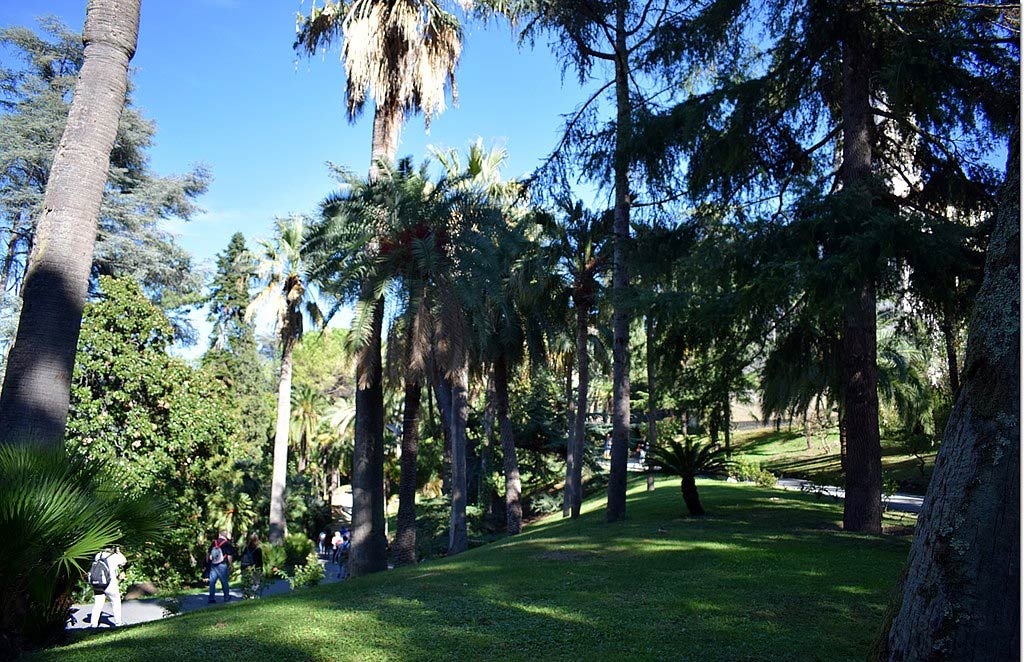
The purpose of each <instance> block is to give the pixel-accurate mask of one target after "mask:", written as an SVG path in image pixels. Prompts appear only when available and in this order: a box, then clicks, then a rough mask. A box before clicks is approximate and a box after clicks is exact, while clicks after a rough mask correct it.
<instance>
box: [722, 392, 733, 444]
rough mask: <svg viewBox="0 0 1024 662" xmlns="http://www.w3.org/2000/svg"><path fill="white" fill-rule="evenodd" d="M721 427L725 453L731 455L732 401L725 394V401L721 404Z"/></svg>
mask: <svg viewBox="0 0 1024 662" xmlns="http://www.w3.org/2000/svg"><path fill="white" fill-rule="evenodd" d="M722 407H724V409H722V428H723V433H724V435H725V454H726V455H732V447H731V446H730V443H731V442H732V430H731V429H730V428H732V403H731V402H730V401H729V396H728V395H726V396H725V402H724V403H723V404H722Z"/></svg>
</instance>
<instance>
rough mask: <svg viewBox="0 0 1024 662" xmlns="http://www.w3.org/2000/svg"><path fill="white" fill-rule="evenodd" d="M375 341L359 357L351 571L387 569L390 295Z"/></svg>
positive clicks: (379, 313) (377, 312)
mask: <svg viewBox="0 0 1024 662" xmlns="http://www.w3.org/2000/svg"><path fill="white" fill-rule="evenodd" d="M372 315H373V322H372V329H371V332H370V340H369V342H368V343H367V345H366V347H364V348H363V349H362V350H360V352H359V356H358V358H357V360H356V417H355V448H354V449H353V452H352V546H351V549H350V551H349V571H350V572H351V573H352V575H353V576H356V577H358V576H360V575H365V574H369V573H372V572H378V571H380V570H385V569H387V539H386V537H385V534H384V389H383V374H382V367H381V360H380V338H381V329H382V326H383V322H384V300H383V299H378V300H377V302H376V303H375V304H374V308H373V313H372Z"/></svg>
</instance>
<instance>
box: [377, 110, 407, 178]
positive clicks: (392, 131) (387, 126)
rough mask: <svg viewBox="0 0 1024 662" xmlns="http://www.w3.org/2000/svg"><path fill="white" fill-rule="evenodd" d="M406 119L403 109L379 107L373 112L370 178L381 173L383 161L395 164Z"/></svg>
mask: <svg viewBox="0 0 1024 662" xmlns="http://www.w3.org/2000/svg"><path fill="white" fill-rule="evenodd" d="M404 121H405V117H404V114H403V113H402V109H401V108H400V107H399V108H392V107H388V106H385V107H380V108H377V110H376V112H374V114H373V141H372V145H371V147H370V180H371V181H372V180H375V179H377V178H378V177H380V175H381V171H382V169H381V162H382V161H383V162H386V163H387V164H389V165H393V164H394V162H395V156H396V155H397V154H398V138H399V136H400V135H401V133H402V123H403V122H404Z"/></svg>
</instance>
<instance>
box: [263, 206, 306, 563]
mask: <svg viewBox="0 0 1024 662" xmlns="http://www.w3.org/2000/svg"><path fill="white" fill-rule="evenodd" d="M305 232H306V224H305V219H304V218H302V217H301V216H292V217H290V218H284V219H278V220H277V222H276V227H275V232H274V237H273V238H272V239H270V240H263V241H260V242H259V243H258V249H257V253H256V258H257V261H258V262H257V267H256V270H257V273H258V274H259V278H260V283H261V290H260V292H259V293H258V294H257V295H256V298H255V299H253V301H252V303H250V304H249V308H248V310H247V311H246V314H247V316H250V317H251V316H252V315H253V314H255V312H256V311H258V310H270V311H272V312H273V313H274V314H275V315H276V317H277V325H276V329H277V340H278V342H279V343H280V348H281V375H280V379H279V381H278V386H277V423H276V425H275V428H274V462H273V473H272V482H271V488H270V541H271V542H273V543H278V542H281V541H282V540H284V536H285V533H287V530H286V529H287V523H286V521H285V487H286V481H287V477H288V476H287V474H288V432H289V424H290V421H291V390H292V352H293V350H294V349H295V344H296V343H297V342H298V341H299V339H300V338H302V332H303V326H304V318H309V319H310V320H311V321H312V322H313V323H314V324H320V323H322V321H323V314H322V313H321V311H320V308H319V306H318V304H317V295H316V290H315V288H313V287H312V285H311V283H309V282H307V279H306V274H305V263H304V259H303V255H302V242H303V237H304V234H305Z"/></svg>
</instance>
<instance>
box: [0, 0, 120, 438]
mask: <svg viewBox="0 0 1024 662" xmlns="http://www.w3.org/2000/svg"><path fill="white" fill-rule="evenodd" d="M139 5H140V3H139V0H90V2H89V4H88V6H87V9H86V16H85V28H84V30H83V33H82V38H83V40H84V42H85V60H84V62H83V64H82V69H81V73H80V74H79V77H78V82H77V84H76V85H75V93H74V98H73V99H72V101H71V108H70V111H69V113H68V121H67V126H66V127H65V128H64V134H63V136H62V137H61V140H60V145H59V146H58V147H57V152H56V154H55V155H54V157H53V165H52V167H51V168H50V178H49V180H48V181H47V183H46V194H45V197H44V199H43V213H42V216H41V217H40V219H39V224H38V228H37V230H36V241H35V242H34V244H33V247H32V252H31V254H30V256H29V263H28V270H27V273H26V277H25V285H24V290H23V293H22V294H23V299H24V303H23V305H22V309H21V317H20V322H19V326H18V333H17V336H16V338H15V341H14V346H13V347H12V348H11V351H10V354H9V357H8V364H7V372H6V376H5V378H4V385H3V391H2V393H0V439H3V440H4V442H5V443H20V444H33V445H39V446H48V447H59V446H60V445H61V444H62V443H63V440H64V429H65V427H66V425H67V417H68V407H69V405H70V402H71V376H72V372H73V370H74V366H75V352H76V350H77V346H78V335H79V332H80V330H81V325H82V310H83V308H84V307H85V295H86V291H87V289H88V285H89V272H90V269H91V267H92V252H93V245H94V244H95V241H96V227H97V223H98V218H99V212H100V203H101V201H102V199H103V191H104V188H105V187H106V182H107V173H108V171H109V169H110V150H111V149H112V148H113V146H114V139H115V137H116V136H117V126H118V123H119V121H120V117H121V111H122V110H123V108H124V102H125V94H126V91H127V89H128V63H129V62H130V61H131V59H132V56H133V55H134V54H135V46H136V43H137V41H138V35H139Z"/></svg>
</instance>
